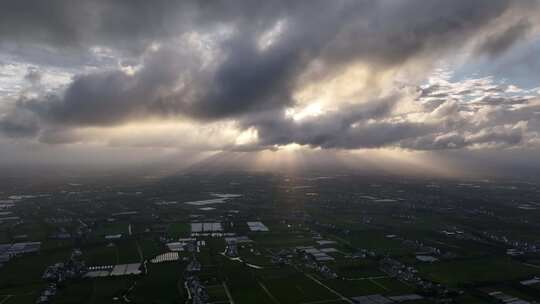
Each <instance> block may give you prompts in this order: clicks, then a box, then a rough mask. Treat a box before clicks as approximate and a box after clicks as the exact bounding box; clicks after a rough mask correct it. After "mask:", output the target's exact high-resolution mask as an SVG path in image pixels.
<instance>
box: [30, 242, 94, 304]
mask: <svg viewBox="0 0 540 304" xmlns="http://www.w3.org/2000/svg"><path fill="white" fill-rule="evenodd" d="M81 255H82V253H81V251H80V250H78V249H74V250H73V251H72V253H71V256H70V258H69V260H68V261H67V262H65V263H56V264H54V265H50V266H49V267H47V268H46V269H45V272H44V273H43V276H42V278H43V280H45V281H46V282H48V283H49V284H48V285H47V287H46V288H45V289H44V290H43V291H42V292H41V294H40V296H39V297H38V299H37V300H36V303H49V302H50V301H51V298H52V297H54V295H56V290H57V288H58V285H59V284H62V283H64V282H66V281H68V280H71V279H76V278H80V277H82V276H83V275H84V274H86V272H87V268H86V265H85V263H84V261H83V260H81V259H80V257H81Z"/></svg>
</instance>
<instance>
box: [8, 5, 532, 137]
mask: <svg viewBox="0 0 540 304" xmlns="http://www.w3.org/2000/svg"><path fill="white" fill-rule="evenodd" d="M524 3H530V2H529V1H523V2H516V1H505V0H478V1H468V0H459V1H447V0H436V1H423V0H410V1H394V0H388V1H345V0H344V1H299V2H293V3H290V2H289V1H283V2H281V1H265V2H264V3H263V4H261V3H260V2H255V1H232V2H227V1H211V2H206V1H203V2H199V1H194V2H189V1H165V0H163V1H142V0H141V1H105V0H103V1H99V0H96V1H51V2H43V1H20V0H17V1H7V2H3V3H2V5H1V7H0V8H1V9H0V37H1V39H2V41H4V42H9V43H15V44H21V45H28V46H31V45H33V44H35V45H40V46H47V47H49V48H53V49H54V48H58V49H64V50H65V49H68V50H70V51H73V52H77V50H81V49H85V48H88V47H91V46H106V47H108V48H111V49H112V50H114V51H118V52H119V53H120V54H123V53H130V54H138V55H140V56H141V57H137V56H138V55H134V57H133V58H131V57H130V56H131V55H129V56H128V55H126V58H125V59H126V60H125V61H124V64H123V65H124V67H125V66H126V65H136V64H134V63H133V60H135V61H134V62H137V63H140V67H139V69H138V70H136V71H135V72H133V73H126V72H125V71H124V70H120V69H110V68H108V69H106V70H98V71H95V72H91V73H84V74H81V75H78V76H76V77H75V78H74V80H73V82H71V83H70V84H69V85H68V86H67V88H66V89H65V91H63V92H57V93H54V94H46V95H42V96H39V97H37V98H36V97H32V98H27V97H21V100H20V101H19V102H18V103H17V104H16V105H15V107H14V109H13V111H12V113H6V114H5V115H4V116H3V117H2V118H1V119H0V128H1V129H2V130H4V132H5V133H7V134H8V135H11V136H18V135H17V134H28V135H30V134H36V133H39V131H40V130H42V132H44V133H50V134H54V133H57V132H48V129H52V130H58V129H61V128H73V127H78V126H110V125H116V124H121V123H124V122H128V121H132V120H137V119H144V118H146V117H149V116H183V117H188V118H190V119H196V120H203V121H215V120H221V119H235V120H237V121H239V123H240V124H241V125H243V126H246V127H254V128H256V129H257V130H258V132H259V137H260V140H261V145H262V146H269V145H275V144H287V143H291V142H297V143H301V144H307V145H312V146H319V147H328V148H334V147H342V148H358V147H378V146H385V145H389V144H393V143H397V142H399V141H401V140H404V139H408V138H410V137H415V136H423V135H425V134H427V133H429V132H432V131H433V128H434V127H433V126H430V125H426V124H420V123H412V122H408V121H401V122H392V121H384V118H385V117H384V115H387V114H388V113H389V109H390V108H392V106H393V103H392V102H388V101H387V100H386V99H382V100H378V101H377V106H374V105H371V103H367V104H368V105H369V106H366V105H363V106H358V105H351V106H348V107H346V109H341V110H340V111H339V113H334V114H329V115H326V116H325V117H324V118H323V119H317V120H313V121H309V122H307V123H301V124H297V123H296V122H294V121H292V120H291V119H289V118H285V117H283V110H284V109H285V107H287V106H292V105H293V103H294V101H293V100H292V97H291V95H292V93H293V90H294V88H295V87H297V86H299V85H302V82H309V81H311V80H313V79H321V78H323V79H324V77H326V76H327V75H331V74H332V73H333V72H335V71H337V70H338V69H339V68H340V67H343V66H345V65H347V64H350V63H353V62H365V63H367V64H369V65H370V66H371V67H372V68H373V69H375V70H377V69H379V70H384V69H387V68H391V67H397V66H399V65H400V64H402V63H404V62H407V61H408V60H411V59H418V58H420V57H421V58H427V59H426V60H429V59H430V58H432V57H433V56H435V54H436V55H437V56H441V55H442V54H444V53H445V52H449V51H452V50H454V49H456V48H459V47H460V46H461V45H462V44H464V43H465V42H467V41H468V40H469V39H472V38H473V37H475V35H476V34H478V33H480V32H481V30H482V29H483V28H484V27H486V26H488V25H489V24H490V22H493V21H494V20H496V19H497V18H498V17H500V16H501V15H502V14H503V13H505V12H506V11H508V9H509V8H515V7H519V6H522V5H525V4H524ZM279 21H283V23H284V24H285V25H284V29H283V31H282V33H281V34H280V35H279V36H278V37H277V38H275V41H273V43H271V44H270V45H269V46H268V47H267V48H266V49H261V47H260V45H259V44H260V41H259V40H260V39H261V38H262V37H264V35H265V34H267V32H268V31H269V30H270V29H272V28H273V27H274V26H275V25H276V24H277V23H278V22H279ZM227 27H230V28H231V29H232V31H231V32H232V33H231V34H230V35H228V36H227V35H225V36H226V37H225V38H219V37H218V38H215V37H214V38H211V39H213V41H212V43H214V44H215V45H214V46H208V45H204V46H203V49H204V48H212V49H213V50H214V51H215V52H216V53H217V55H216V58H215V59H214V61H213V62H212V63H211V64H209V66H208V67H203V62H204V60H205V58H204V54H201V52H202V51H201V50H200V49H197V50H193V49H190V46H189V45H187V44H185V43H180V44H178V43H177V42H176V40H178V39H180V37H183V36H182V35H183V34H190V33H194V32H196V33H198V34H200V35H203V34H205V33H214V34H215V33H216V32H219V31H220V30H222V29H226V28H227ZM525 30H526V29H521V31H525ZM508 31H510V33H502V34H501V35H500V37H499V36H497V37H494V38H492V40H493V42H490V43H488V44H491V45H492V46H493V47H492V46H487V47H485V50H482V52H487V53H489V54H491V53H492V52H493V49H494V48H497V47H498V48H504V47H506V48H507V47H509V46H510V45H511V44H512V43H514V42H515V41H514V40H512V39H511V37H512V34H519V33H520V29H519V28H517V29H512V28H510V29H509V30H508ZM488 41H489V39H488ZM152 43H159V44H160V45H161V49H159V50H158V51H154V52H148V48H149V46H150V45H151V44H152ZM203 44H204V43H203ZM80 52H83V51H80ZM128 57H129V58H128ZM137 58H138V59H137ZM119 59H124V58H119ZM120 61H122V60H120ZM315 61H316V62H317V63H318V64H319V65H320V66H322V67H323V68H322V69H319V70H317V72H314V73H307V74H308V75H307V77H306V75H305V73H306V71H308V70H309V69H310V68H311V67H312V64H313V63H314V62H315ZM21 113H24V114H21ZM370 119H380V120H379V121H376V122H371V121H369V120H370ZM17 130H20V132H21V133H17V132H18V131H17ZM44 138H50V136H49V137H44ZM70 138H71V137H64V138H62V139H61V141H62V142H63V141H68V140H69V139H70ZM48 141H50V142H54V140H48Z"/></svg>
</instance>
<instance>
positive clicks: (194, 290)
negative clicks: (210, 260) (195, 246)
mask: <svg viewBox="0 0 540 304" xmlns="http://www.w3.org/2000/svg"><path fill="white" fill-rule="evenodd" d="M201 268H202V265H201V263H200V262H199V261H197V259H196V258H195V256H193V257H192V259H191V261H190V262H189V264H188V265H187V266H186V270H185V272H184V279H185V280H184V287H185V288H186V292H187V295H188V301H191V303H192V304H205V303H208V299H209V298H210V297H209V295H208V291H207V290H206V287H205V286H204V285H203V284H202V283H201V281H200V280H199V277H198V276H197V273H198V272H200V271H201ZM186 303H188V302H186Z"/></svg>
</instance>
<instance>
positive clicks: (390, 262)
mask: <svg viewBox="0 0 540 304" xmlns="http://www.w3.org/2000/svg"><path fill="white" fill-rule="evenodd" d="M379 266H380V269H381V271H383V272H384V273H386V274H388V275H389V276H391V277H394V278H397V279H398V280H400V281H403V282H406V283H408V284H414V285H415V286H416V287H417V288H418V289H420V290H423V291H426V292H430V293H432V294H435V295H436V296H437V297H444V296H446V295H447V294H448V292H449V290H448V289H447V288H446V286H444V285H441V284H434V283H432V282H430V281H427V280H424V279H422V278H421V277H420V276H419V275H418V270H416V269H415V268H414V267H412V266H406V265H405V264H403V263H401V262H399V261H398V260H396V259H392V258H389V257H385V258H383V259H381V260H380V265H379Z"/></svg>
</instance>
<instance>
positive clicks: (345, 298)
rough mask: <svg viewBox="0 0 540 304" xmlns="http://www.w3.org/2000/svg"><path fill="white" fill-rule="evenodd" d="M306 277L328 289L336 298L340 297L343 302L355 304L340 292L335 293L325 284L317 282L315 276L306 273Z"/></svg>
mask: <svg viewBox="0 0 540 304" xmlns="http://www.w3.org/2000/svg"><path fill="white" fill-rule="evenodd" d="M304 275H305V276H306V277H308V278H310V279H311V280H312V281H313V282H315V283H317V284H319V285H321V286H322V287H324V288H326V289H328V291H330V292H331V293H333V294H335V295H336V296H338V297H339V298H340V299H341V300H343V301H345V302H347V303H350V304H354V302H353V301H351V299H349V298H347V297H345V296H344V295H342V294H340V293H339V292H337V291H335V290H334V289H332V288H330V287H328V286H326V285H325V284H324V283H323V282H321V281H319V280H317V279H316V278H315V277H314V276H312V275H310V274H307V273H304Z"/></svg>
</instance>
